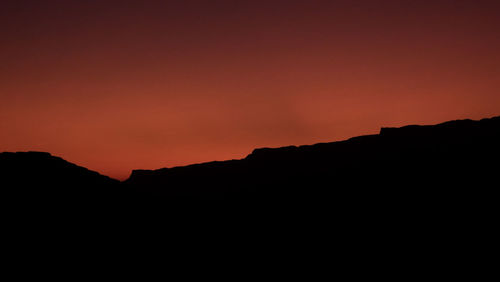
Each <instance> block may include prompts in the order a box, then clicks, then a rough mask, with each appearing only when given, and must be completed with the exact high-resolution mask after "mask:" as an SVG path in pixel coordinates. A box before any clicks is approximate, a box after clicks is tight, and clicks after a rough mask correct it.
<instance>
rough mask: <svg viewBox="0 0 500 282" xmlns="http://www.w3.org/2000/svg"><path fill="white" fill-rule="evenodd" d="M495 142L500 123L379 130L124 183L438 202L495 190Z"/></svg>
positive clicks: (205, 192)
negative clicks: (474, 191) (478, 191)
mask: <svg viewBox="0 0 500 282" xmlns="http://www.w3.org/2000/svg"><path fill="white" fill-rule="evenodd" d="M498 144H500V117H495V118H491V119H483V120H481V121H472V120H459V121H451V122H446V123H442V124H438V125H433V126H415V125H411V126H405V127H402V128H382V129H381V131H380V134H377V135H367V136H359V137H354V138H351V139H349V140H346V141H340V142H332V143H321V144H315V145H308V146H299V147H296V146H289V147H282V148H276V149H271V148H262V149H256V150H254V151H253V152H252V153H251V154H250V155H248V156H247V157H246V158H244V159H241V160H230V161H222V162H210V163H203V164H196V165H190V166H185V167H174V168H164V169H159V170H135V171H133V173H132V175H131V176H130V178H129V179H128V180H127V181H125V183H124V184H125V185H126V186H128V187H130V188H131V189H135V190H136V191H140V193H146V194H149V195H154V196H158V197H161V196H164V197H199V198H232V197H238V198H256V199H263V198H264V199H265V198H282V199H286V198H293V199H304V198H312V199H315V198H330V199H335V198H337V199H338V198H343V197H344V198H345V197H349V198H350V197H351V196H352V197H354V198H355V199H357V200H362V199H361V198H363V200H366V201H371V200H375V199H379V200H382V199H385V198H391V199H392V198H395V197H398V195H399V196H400V197H399V198H400V199H403V198H408V199H412V200H416V199H419V198H425V197H434V198H435V199H437V198H443V197H447V196H449V197H455V196H460V193H470V191H471V189H487V188H488V187H490V188H491V189H493V188H492V187H494V185H495V184H498V178H497V177H496V174H497V171H500V170H498V169H499V164H498V160H499V157H500V149H499V146H498ZM464 186H467V187H468V188H467V189H462V188H461V187H464ZM497 186H498V185H497Z"/></svg>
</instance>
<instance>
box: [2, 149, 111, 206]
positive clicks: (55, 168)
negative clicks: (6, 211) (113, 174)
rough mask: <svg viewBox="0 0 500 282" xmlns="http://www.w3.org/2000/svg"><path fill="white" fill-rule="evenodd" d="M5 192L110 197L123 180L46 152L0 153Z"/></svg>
mask: <svg viewBox="0 0 500 282" xmlns="http://www.w3.org/2000/svg"><path fill="white" fill-rule="evenodd" d="M0 183H1V187H2V188H1V189H0V190H1V194H2V195H3V196H11V197H12V196H16V197H26V199H28V198H31V199H38V200H39V201H58V200H67V199H70V198H72V199H78V200H79V201H80V200H81V201H85V200H89V199H98V198H104V197H110V196H112V195H113V194H115V193H116V189H117V188H118V185H119V181H117V180H114V179H111V178H109V177H107V176H103V175H100V174H99V173H97V172H94V171H90V170H88V169H86V168H83V167H80V166H77V165H75V164H72V163H69V162H67V161H65V160H63V159H61V158H59V157H54V156H52V155H50V154H49V153H43V152H16V153H9V152H5V153H0Z"/></svg>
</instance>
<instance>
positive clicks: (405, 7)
mask: <svg viewBox="0 0 500 282" xmlns="http://www.w3.org/2000/svg"><path fill="white" fill-rule="evenodd" d="M499 31H500V1H477V0H474V1H472V0H470V1H440V0H432V1H423V0H420V1H404V0H399V1H376V0H367V1H360V0H358V1H354V0H352V1H334V0H331V1H311V0H306V1H290V0H288V1H271V0H266V1H257V0H253V1H236V0H233V1H216V0H212V1H209V0H207V1H186V0H179V1H145V0H142V1H123V0H122V1H104V0H98V1H89V0H87V1H76V0H75V1H70V0H64V1H63V0H61V1H38V0H37V1H22V0H16V1H10V0H7V1H6V0H3V1H1V3H0V98H1V103H0V151H26V150H38V151H48V152H51V153H52V154H55V155H58V156H61V157H63V158H65V159H67V160H69V161H71V162H74V163H77V164H79V165H83V166H85V167H88V168H90V169H92V170H97V171H99V172H101V173H104V174H107V175H110V176H112V177H116V178H120V179H123V178H126V177H127V176H128V175H129V173H130V170H131V169H134V168H160V167H166V166H167V167H171V166H174V165H184V164H189V163H196V162H203V161H210V160H223V159H231V158H241V157H244V156H245V155H247V154H248V153H250V152H251V150H252V149H253V148H255V147H263V146H272V147H276V146H283V145H289V144H296V145H299V144H312V143H316V142H324V141H334V140H340V139H344V138H347V137H351V136H356V135H360V134H370V133H375V132H378V130H379V128H380V127H381V126H399V125H405V124H410V123H419V124H426V123H437V122H441V121H446V120H451V119H459V118H473V119H479V118H483V117H489V116H494V115H500V92H499V89H500V32H499Z"/></svg>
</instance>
